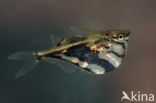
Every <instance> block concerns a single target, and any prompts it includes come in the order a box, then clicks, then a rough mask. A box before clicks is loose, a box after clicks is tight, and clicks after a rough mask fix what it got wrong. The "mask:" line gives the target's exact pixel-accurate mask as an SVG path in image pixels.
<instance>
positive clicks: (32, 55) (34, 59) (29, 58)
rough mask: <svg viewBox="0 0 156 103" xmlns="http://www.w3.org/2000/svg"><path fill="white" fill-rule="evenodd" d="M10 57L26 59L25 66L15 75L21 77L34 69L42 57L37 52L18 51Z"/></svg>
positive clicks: (12, 58)
mask: <svg viewBox="0 0 156 103" xmlns="http://www.w3.org/2000/svg"><path fill="white" fill-rule="evenodd" d="M8 59H11V60H23V61H25V64H24V66H23V67H22V68H21V69H20V70H19V71H17V73H16V75H15V77H16V78H19V77H22V76H24V75H25V74H27V73H28V72H30V71H32V70H33V69H34V68H35V67H36V66H37V65H38V64H39V63H40V61H41V59H42V58H41V56H38V55H37V52H17V53H14V54H12V55H10V56H9V57H8Z"/></svg>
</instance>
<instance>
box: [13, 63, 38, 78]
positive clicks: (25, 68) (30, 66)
mask: <svg viewBox="0 0 156 103" xmlns="http://www.w3.org/2000/svg"><path fill="white" fill-rule="evenodd" d="M38 64H39V62H37V61H35V60H30V61H28V62H26V63H25V64H24V66H23V67H22V68H21V69H20V70H19V71H18V72H17V73H16V75H15V77H16V78H19V77H22V76H24V75H25V74H27V73H28V72H29V71H31V70H33V69H34V68H35V67H36V66H37V65H38Z"/></svg>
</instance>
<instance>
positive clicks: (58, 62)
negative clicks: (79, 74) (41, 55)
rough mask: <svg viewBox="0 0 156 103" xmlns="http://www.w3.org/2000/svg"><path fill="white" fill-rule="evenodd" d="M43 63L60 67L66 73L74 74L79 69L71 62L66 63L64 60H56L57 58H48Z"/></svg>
mask: <svg viewBox="0 0 156 103" xmlns="http://www.w3.org/2000/svg"><path fill="white" fill-rule="evenodd" d="M43 61H45V62H47V63H50V64H56V65H57V66H58V67H60V68H61V69H63V70H64V71H65V72H66V73H72V72H74V71H76V69H77V68H79V67H77V66H75V65H74V64H72V63H70V62H66V61H63V60H59V59H55V58H49V57H48V58H45V59H43Z"/></svg>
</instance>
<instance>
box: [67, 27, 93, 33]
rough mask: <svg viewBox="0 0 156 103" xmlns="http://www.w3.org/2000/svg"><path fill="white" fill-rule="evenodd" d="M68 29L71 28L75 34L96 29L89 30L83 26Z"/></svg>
mask: <svg viewBox="0 0 156 103" xmlns="http://www.w3.org/2000/svg"><path fill="white" fill-rule="evenodd" d="M69 29H70V30H72V31H73V32H74V33H76V34H86V33H95V32H96V31H93V30H90V29H88V28H85V27H70V28H69Z"/></svg>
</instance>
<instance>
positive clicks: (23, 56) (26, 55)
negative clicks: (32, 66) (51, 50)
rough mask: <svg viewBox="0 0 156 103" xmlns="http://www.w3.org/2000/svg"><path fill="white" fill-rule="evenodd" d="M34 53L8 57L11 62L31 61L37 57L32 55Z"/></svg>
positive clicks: (15, 54) (20, 53) (18, 53)
mask: <svg viewBox="0 0 156 103" xmlns="http://www.w3.org/2000/svg"><path fill="white" fill-rule="evenodd" d="M32 53H33V52H17V53H14V54H11V55H10V56H8V59H10V60H31V59H33V58H34V57H36V56H35V55H33V54H32Z"/></svg>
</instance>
